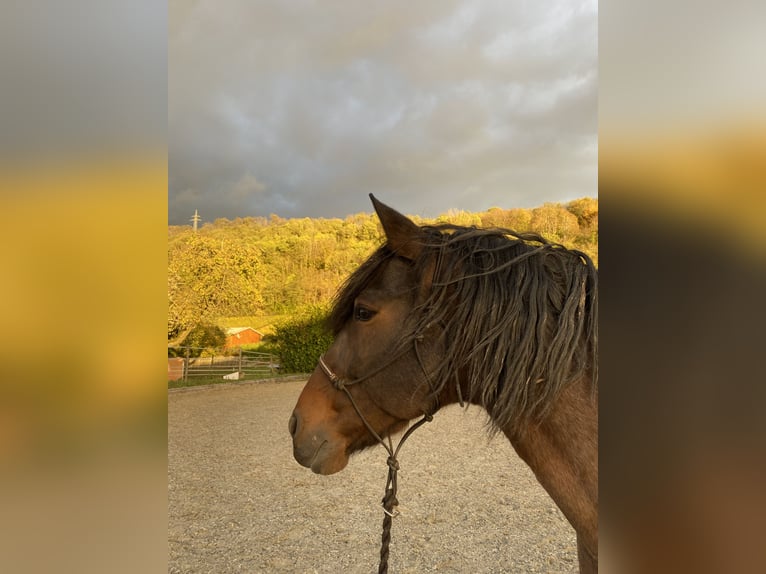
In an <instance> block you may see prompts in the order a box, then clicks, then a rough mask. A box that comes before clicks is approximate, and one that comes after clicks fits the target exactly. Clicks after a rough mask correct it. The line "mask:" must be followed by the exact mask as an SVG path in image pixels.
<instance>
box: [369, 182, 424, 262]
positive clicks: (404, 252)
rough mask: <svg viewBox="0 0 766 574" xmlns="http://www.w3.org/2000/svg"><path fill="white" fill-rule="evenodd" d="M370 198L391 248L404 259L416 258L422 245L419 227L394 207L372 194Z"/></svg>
mask: <svg viewBox="0 0 766 574" xmlns="http://www.w3.org/2000/svg"><path fill="white" fill-rule="evenodd" d="M370 199H371V200H372V205H373V207H375V213H377V214H378V217H379V218H380V223H381V224H382V225H383V231H384V232H385V234H386V240H387V241H388V246H389V247H390V248H391V250H392V251H394V252H395V253H396V254H397V255H400V256H401V257H405V258H406V259H410V260H413V261H414V260H415V259H417V257H418V255H419V254H420V251H421V249H422V245H421V243H420V242H419V241H418V240H419V239H420V237H421V231H420V227H418V226H417V225H415V224H414V223H413V222H412V221H411V220H410V219H408V218H407V217H405V216H404V215H402V214H401V213H399V212H398V211H396V210H395V209H392V208H390V207H388V206H387V205H386V204H385V203H381V202H380V201H378V200H377V199H375V196H374V195H372V194H370Z"/></svg>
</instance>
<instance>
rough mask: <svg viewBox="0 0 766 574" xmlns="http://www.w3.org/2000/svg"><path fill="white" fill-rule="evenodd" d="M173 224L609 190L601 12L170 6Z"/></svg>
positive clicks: (555, 7) (488, 5) (460, 6)
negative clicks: (599, 133)
mask: <svg viewBox="0 0 766 574" xmlns="http://www.w3.org/2000/svg"><path fill="white" fill-rule="evenodd" d="M169 19H170V27H169V146H170V149H169V170H170V175H169V219H170V222H171V223H176V224H179V223H185V222H187V221H188V219H189V217H190V216H191V214H192V213H193V212H194V210H195V209H199V211H200V213H201V214H202V216H203V217H204V219H205V220H207V221H211V220H213V219H215V218H217V217H228V218H233V217H240V216H251V215H268V214H269V213H277V214H279V215H281V216H283V217H294V216H298V217H302V216H314V217H317V216H322V217H343V216H345V215H347V214H349V213H354V212H359V211H370V209H371V208H370V204H369V200H368V199H367V193H370V192H372V193H375V194H376V195H378V196H379V197H380V198H381V199H383V200H384V201H386V202H388V203H390V204H392V205H393V206H395V207H397V208H398V209H400V210H402V211H404V212H407V213H413V214H421V215H427V216H431V215H436V214H438V213H441V212H444V211H447V210H448V209H450V208H458V209H470V210H478V209H486V208H488V207H491V206H493V205H496V206H500V207H512V206H533V205H538V204H541V203H543V202H545V201H566V200H568V199H572V198H575V197H580V196H583V195H591V196H592V195H595V194H596V179H597V176H596V174H597V169H596V158H597V139H596V105H597V83H598V78H597V44H596V43H597V28H596V25H597V14H596V5H595V3H584V4H575V3H571V2H568V1H565V2H540V3H531V4H525V6H524V7H522V6H521V3H515V2H511V3H509V2H505V1H497V2H481V3H474V2H445V1H443V0H439V1H433V2H417V3H386V5H385V6H384V7H377V8H375V7H371V6H370V5H369V4H366V3H360V2H352V1H348V2H332V3H314V2H308V1H306V2H257V3H254V2H250V1H244V0H243V1H241V2H240V1H228V2H224V3H221V2H213V1H210V0H203V1H201V2H197V3H195V4H194V5H190V4H188V3H185V2H171V3H170V6H169Z"/></svg>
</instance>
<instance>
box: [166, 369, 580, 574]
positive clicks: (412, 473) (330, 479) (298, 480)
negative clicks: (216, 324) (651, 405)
mask: <svg viewBox="0 0 766 574" xmlns="http://www.w3.org/2000/svg"><path fill="white" fill-rule="evenodd" d="M304 384H305V379H302V380H293V381H288V382H284V381H283V382H259V383H244V384H242V383H240V384H232V385H220V386H216V387H206V388H194V389H189V390H178V391H170V392H168V497H169V526H168V544H169V553H170V561H169V566H168V572H169V573H172V574H180V573H183V574H189V573H211V574H227V573H233V572H247V573H260V572H263V573H274V572H277V573H295V572H297V573H327V574H338V573H369V572H377V567H378V555H379V551H380V530H381V522H382V519H383V513H382V510H381V508H380V500H381V498H382V496H383V489H384V487H385V482H386V473H387V467H386V454H385V451H384V450H383V448H382V447H380V446H378V447H375V448H373V449H370V450H368V451H365V452H363V453H361V454H358V455H356V456H354V457H353V458H352V459H351V462H350V463H349V465H348V467H347V468H346V469H344V470H343V471H342V472H340V473H338V474H335V475H332V476H319V475H315V474H313V473H312V472H311V471H310V470H308V469H305V468H303V467H301V466H300V465H298V463H297V462H295V460H294V459H293V456H292V445H291V441H290V436H289V434H288V431H287V421H288V418H289V416H290V413H291V411H292V409H293V407H294V406H295V402H296V401H297V399H298V395H299V394H300V391H301V389H302V388H303V385H304ZM485 420H486V417H485V415H484V413H483V411H481V410H480V409H478V408H475V407H472V408H470V409H468V410H467V411H465V410H463V409H461V408H459V407H457V406H453V407H448V408H446V409H443V410H442V411H440V412H439V413H437V414H436V416H435V417H434V421H433V422H432V423H430V424H426V425H425V426H424V427H422V428H421V429H419V430H418V431H417V432H415V434H414V435H413V436H412V437H411V438H410V439H409V440H408V442H407V443H406V444H405V445H404V447H402V451H401V453H400V455H399V460H400V463H401V471H400V473H399V501H400V503H401V506H400V510H401V515H400V516H398V517H397V518H396V519H395V520H394V523H393V529H392V543H391V557H390V561H389V564H390V567H389V572H391V573H392V574H397V573H415V572H445V573H490V572H515V573H551V574H552V573H556V574H559V573H576V572H577V550H576V544H575V535H574V531H573V530H572V528H571V527H570V526H569V523H568V522H567V521H566V519H565V518H564V516H563V515H562V514H561V512H560V511H559V510H558V508H557V507H556V506H555V504H554V503H553V501H552V500H551V499H550V498H549V497H548V495H547V494H546V493H545V491H544V490H543V489H542V487H540V485H539V484H538V483H537V481H536V480H535V478H534V476H533V474H532V472H531V471H530V470H529V468H528V467H527V466H526V465H525V464H524V463H523V462H522V461H521V460H520V459H519V458H518V457H517V456H516V453H515V452H514V451H513V448H512V447H511V446H510V444H509V443H508V441H507V440H506V439H505V438H504V437H503V436H502V435H501V436H498V437H496V438H494V439H493V440H492V441H489V440H488V438H487V433H486V432H485V430H484V423H485Z"/></svg>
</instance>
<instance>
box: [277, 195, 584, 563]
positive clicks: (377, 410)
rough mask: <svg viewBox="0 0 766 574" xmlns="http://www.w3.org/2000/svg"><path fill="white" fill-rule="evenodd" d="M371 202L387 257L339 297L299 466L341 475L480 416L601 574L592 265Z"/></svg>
mask: <svg viewBox="0 0 766 574" xmlns="http://www.w3.org/2000/svg"><path fill="white" fill-rule="evenodd" d="M370 197H371V198H372V201H373V205H374V206H375V210H376V212H377V214H378V217H379V218H380V221H381V223H382V225H383V229H384V231H385V234H386V243H385V245H383V246H382V247H380V248H379V249H378V250H377V251H376V252H375V253H374V254H373V255H372V256H371V257H370V258H369V259H368V260H367V261H366V262H365V263H363V264H362V265H361V266H360V268H359V269H358V270H357V271H355V272H354V273H353V274H352V275H351V277H350V278H349V279H348V280H347V282H346V283H345V285H344V286H343V287H342V288H341V290H340V292H339V293H338V295H337V297H336V300H335V305H334V308H333V311H332V313H331V317H330V323H331V327H332V329H333V333H334V335H335V339H334V342H333V344H332V346H331V347H330V348H329V349H328V350H327V352H326V353H325V354H324V355H323V357H322V358H320V361H319V363H320V364H319V365H318V366H317V368H316V370H315V371H314V373H313V374H312V375H311V377H310V378H309V381H308V383H306V386H305V388H304V389H303V392H302V393H301V396H300V398H299V399H298V403H297V405H296V407H295V410H294V411H293V414H292V417H291V418H290V422H289V429H290V434H291V435H292V437H293V454H294V456H295V459H296V460H297V461H298V462H299V463H300V464H301V465H303V466H305V467H308V468H311V470H312V471H314V472H316V473H319V474H332V473H335V472H338V471H340V470H342V469H343V468H344V467H345V466H346V464H347V463H348V459H349V455H351V454H352V453H354V452H356V451H359V450H361V449H364V448H367V447H370V446H373V445H375V444H378V443H380V442H383V441H382V439H383V438H386V437H390V436H391V435H392V434H394V433H397V432H399V431H401V430H403V429H404V428H405V427H407V425H408V423H409V421H411V420H413V419H415V418H417V417H420V416H422V415H426V417H429V416H430V415H432V414H433V413H435V412H436V411H437V410H439V408H441V407H442V406H445V405H448V404H451V403H460V404H465V403H466V402H467V403H471V404H477V405H480V406H482V407H483V408H485V409H486V410H487V412H488V413H489V417H490V419H491V421H492V431H493V432H502V433H503V434H505V435H506V437H508V439H509V440H510V442H511V444H512V445H513V447H514V449H515V450H516V452H517V453H518V454H519V456H520V457H521V458H522V459H523V460H524V461H525V462H526V463H527V464H528V465H529V466H530V468H531V469H532V470H533V472H534V473H535V476H536V477H537V479H538V480H539V482H540V483H541V484H542V486H543V487H544V488H545V490H546V491H547V492H548V493H549V494H550V496H551V497H552V498H553V500H554V501H555V502H556V504H557V505H558V506H559V508H560V509H561V511H562V512H563V513H564V515H565V516H566V517H567V519H568V520H569V522H570V523H571V524H572V526H573V527H574V529H575V531H576V533H577V548H578V557H579V562H580V572H581V573H591V572H597V571H598V533H597V532H598V439H597V435H598V371H597V361H596V359H597V353H598V343H597V341H598V336H597V313H598V311H597V291H598V275H597V271H596V269H595V267H594V265H593V263H592V262H591V260H590V259H589V258H588V256H587V255H585V254H583V253H581V252H579V251H576V250H571V249H566V248H564V247H562V246H561V245H557V244H554V243H550V242H548V241H546V240H545V239H543V238H542V237H540V236H539V235H536V234H518V233H514V232H511V231H509V230H503V229H477V228H473V227H470V228H469V227H459V226H452V225H438V226H422V227H420V226H417V225H416V224H415V223H413V222H412V221H411V220H409V219H408V218H406V217H405V216H403V215H401V214H400V213H398V212H396V211H395V210H393V209H391V208H390V207H388V206H386V205H383V204H382V203H380V202H379V201H377V200H376V199H375V198H374V197H372V196H370ZM389 464H391V463H389ZM389 476H390V475H389ZM384 538H385V532H384Z"/></svg>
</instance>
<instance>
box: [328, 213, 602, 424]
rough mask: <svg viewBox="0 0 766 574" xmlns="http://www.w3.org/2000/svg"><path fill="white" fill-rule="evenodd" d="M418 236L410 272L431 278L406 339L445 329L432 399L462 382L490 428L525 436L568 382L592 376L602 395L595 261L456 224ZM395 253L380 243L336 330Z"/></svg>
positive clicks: (344, 301)
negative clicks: (431, 329) (425, 327)
mask: <svg viewBox="0 0 766 574" xmlns="http://www.w3.org/2000/svg"><path fill="white" fill-rule="evenodd" d="M421 231H422V237H421V239H420V242H421V244H422V247H423V248H422V249H421V250H420V255H419V256H418V257H417V259H416V260H414V261H413V262H412V266H413V270H414V272H415V274H416V276H417V277H419V278H421V281H424V280H426V279H427V274H430V273H432V274H433V275H432V284H431V287H430V290H429V291H428V294H427V295H426V296H425V297H424V299H423V300H422V301H420V302H419V304H418V305H417V307H416V308H415V309H414V310H413V313H412V317H413V318H414V321H415V322H416V323H417V326H416V327H415V328H414V330H413V332H412V333H409V334H407V333H405V335H404V337H403V342H404V344H409V343H410V342H412V340H413V339H414V338H415V337H417V335H418V330H419V329H422V327H423V325H439V326H440V327H441V329H442V333H443V336H442V343H441V344H442V345H443V346H442V347H441V350H442V351H443V353H442V360H441V362H440V363H439V364H438V365H437V366H436V367H435V370H434V371H433V372H432V373H430V378H431V381H432V383H433V389H434V394H435V395H438V394H440V393H441V391H442V390H444V388H445V385H449V384H454V385H458V377H460V378H462V379H463V380H465V381H467V388H468V393H469V396H468V397H466V398H467V399H468V401H470V402H478V403H479V404H481V405H482V406H484V408H486V410H487V411H488V413H489V415H490V419H491V421H492V423H493V430H495V431H496V430H499V429H506V430H511V432H516V433H518V432H521V431H522V430H523V428H524V427H525V426H526V425H527V424H528V423H530V422H535V421H537V422H539V421H540V420H542V418H544V416H545V415H546V414H547V412H548V411H549V409H550V407H551V405H552V404H553V401H554V399H555V397H556V396H557V395H558V393H559V392H560V391H561V389H562V388H563V387H564V386H566V385H567V384H568V383H570V382H572V381H574V380H576V379H579V378H581V377H583V376H587V375H589V376H590V377H591V381H592V383H591V388H592V390H593V393H595V392H596V389H597V386H598V365H597V360H596V359H597V355H598V271H597V270H596V268H595V266H594V264H593V262H592V261H591V259H590V257H588V256H587V255H586V254H585V253H583V252H581V251H578V250H576V249H568V248H566V247H564V246H562V245H560V244H557V243H553V242H550V241H548V240H546V239H545V238H543V237H542V236H540V235H538V234H535V233H516V232H514V231H511V230H509V229H501V228H492V229H479V228H476V227H462V226H457V225H451V224H444V225H430V226H422V227H421ZM393 256H395V254H394V253H392V252H391V251H390V250H389V249H388V248H387V246H386V245H384V246H382V247H380V248H379V249H378V250H377V251H375V252H374V253H373V255H372V256H371V257H370V258H369V259H368V260H367V261H365V263H363V264H362V265H361V266H360V267H359V269H357V270H356V271H355V272H354V273H353V274H352V275H351V276H350V277H349V279H348V280H347V281H346V283H345V284H344V286H343V287H342V288H341V290H340V291H339V293H338V295H337V296H336V299H335V303H334V306H333V310H332V312H331V315H330V325H331V327H332V329H333V332H334V333H335V334H337V333H338V332H339V331H340V330H341V328H342V327H343V325H344V324H345V323H346V322H347V321H348V320H349V319H351V314H352V312H353V311H352V310H353V306H354V299H355V298H356V296H357V295H358V294H359V293H360V292H361V291H362V290H363V289H364V288H365V287H366V286H367V285H368V284H370V282H371V281H373V280H375V278H376V277H377V276H378V275H379V274H380V273H382V272H384V270H385V267H386V265H385V262H386V261H387V260H388V259H389V258H391V257H393ZM408 323H409V322H408ZM457 388H458V393H459V392H460V390H459V386H458V387H457ZM461 402H462V398H461Z"/></svg>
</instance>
